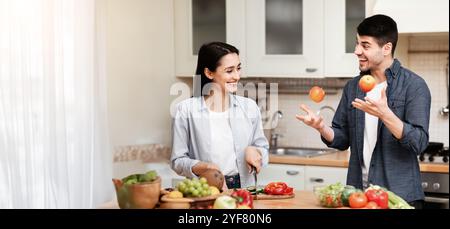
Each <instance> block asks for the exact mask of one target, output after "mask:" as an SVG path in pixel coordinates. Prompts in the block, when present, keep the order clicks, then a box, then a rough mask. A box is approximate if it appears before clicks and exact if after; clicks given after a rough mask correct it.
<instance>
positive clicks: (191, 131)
mask: <svg viewBox="0 0 450 229" xmlns="http://www.w3.org/2000/svg"><path fill="white" fill-rule="evenodd" d="M240 73H241V63H240V60H239V50H238V49H236V48H235V47H233V46H232V45H229V44H225V43H221V42H212V43H209V44H204V45H203V46H202V47H201V48H200V51H199V53H198V63H197V70H196V75H197V76H200V78H201V87H200V90H199V91H197V92H194V95H195V96H194V97H193V98H190V99H187V100H185V101H182V102H180V103H179V104H177V109H176V114H175V117H174V121H173V127H172V128H173V139H172V140H173V146H172V156H171V167H172V169H173V170H174V171H175V172H177V173H178V174H180V175H182V176H185V177H189V178H192V177H197V176H199V175H200V174H202V173H203V172H204V171H206V170H208V169H218V170H220V171H221V172H222V173H223V174H224V175H225V181H226V182H225V184H226V185H227V187H228V188H240V187H241V186H242V187H248V186H250V185H254V184H255V181H254V176H253V175H251V173H252V172H253V169H252V168H254V169H255V170H256V172H257V173H259V171H260V170H261V167H262V166H263V165H266V164H267V163H268V158H269V157H268V148H269V145H268V142H267V139H266V138H265V136H264V133H263V129H262V124H261V113H260V111H259V108H258V106H257V105H256V103H255V102H254V101H253V100H251V99H247V98H244V97H241V96H236V95H234V94H233V93H235V92H236V91H237V87H238V81H239V79H240Z"/></svg>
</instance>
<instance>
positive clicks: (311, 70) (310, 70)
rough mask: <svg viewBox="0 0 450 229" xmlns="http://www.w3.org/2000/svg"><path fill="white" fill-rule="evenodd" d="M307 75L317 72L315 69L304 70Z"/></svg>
mask: <svg viewBox="0 0 450 229" xmlns="http://www.w3.org/2000/svg"><path fill="white" fill-rule="evenodd" d="M306 72H307V73H313V72H317V68H306Z"/></svg>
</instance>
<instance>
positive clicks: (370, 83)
mask: <svg viewBox="0 0 450 229" xmlns="http://www.w3.org/2000/svg"><path fill="white" fill-rule="evenodd" d="M375 84H376V81H375V78H373V76H371V75H364V76H362V77H361V79H360V80H359V88H361V90H362V91H363V92H366V93H367V92H369V91H371V90H372V89H373V88H374V87H375Z"/></svg>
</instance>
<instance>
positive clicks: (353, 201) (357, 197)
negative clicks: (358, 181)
mask: <svg viewBox="0 0 450 229" xmlns="http://www.w3.org/2000/svg"><path fill="white" fill-rule="evenodd" d="M348 202H349V204H350V207H351V208H362V207H364V206H366V205H367V197H366V195H365V194H364V193H363V192H354V193H352V194H351V195H350V197H349V198H348Z"/></svg>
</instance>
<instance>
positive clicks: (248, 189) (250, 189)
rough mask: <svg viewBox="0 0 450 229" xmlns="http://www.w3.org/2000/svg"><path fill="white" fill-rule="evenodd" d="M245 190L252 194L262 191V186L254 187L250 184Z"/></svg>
mask: <svg viewBox="0 0 450 229" xmlns="http://www.w3.org/2000/svg"><path fill="white" fill-rule="evenodd" d="M247 191H249V192H250V194H252V195H256V194H260V193H264V188H255V186H250V187H248V188H247Z"/></svg>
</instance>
